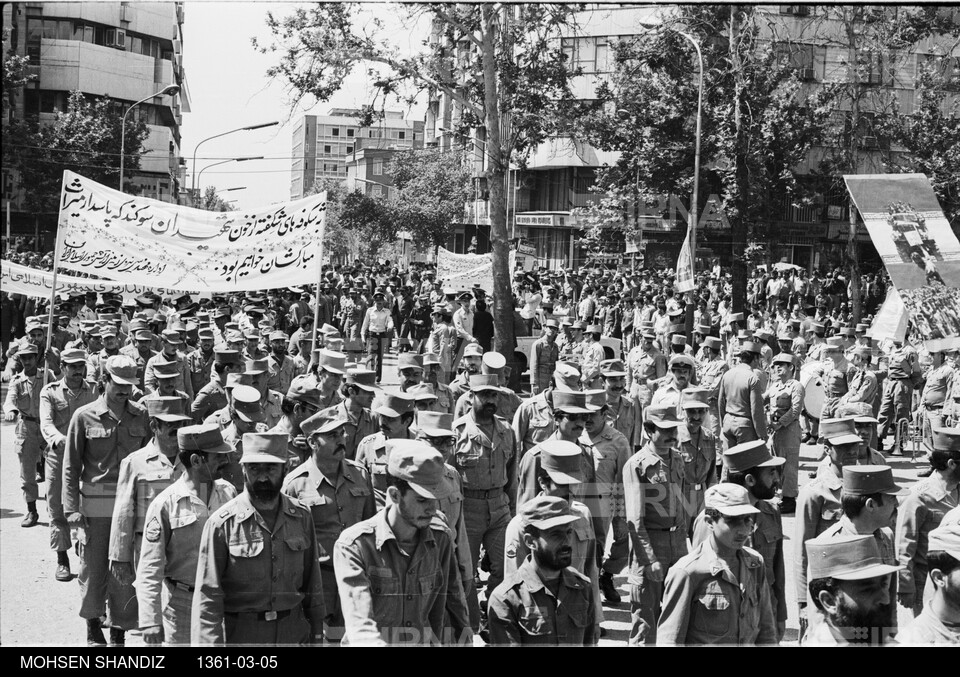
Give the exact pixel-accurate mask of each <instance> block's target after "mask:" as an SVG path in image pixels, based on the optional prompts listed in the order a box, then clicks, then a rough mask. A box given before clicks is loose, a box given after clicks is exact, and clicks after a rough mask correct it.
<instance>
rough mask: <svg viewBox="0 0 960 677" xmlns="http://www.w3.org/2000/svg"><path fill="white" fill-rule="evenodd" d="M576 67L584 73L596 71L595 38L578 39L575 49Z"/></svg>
mask: <svg viewBox="0 0 960 677" xmlns="http://www.w3.org/2000/svg"><path fill="white" fill-rule="evenodd" d="M575 56H576V66H577V67H578V68H582V69H583V71H584V72H585V73H593V72H594V71H596V70H597V41H596V39H595V38H580V39H579V40H577V47H576V54H575Z"/></svg>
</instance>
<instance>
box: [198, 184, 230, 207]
mask: <svg viewBox="0 0 960 677" xmlns="http://www.w3.org/2000/svg"><path fill="white" fill-rule="evenodd" d="M197 209H205V210H207V211H208V212H228V211H230V205H228V204H227V203H226V201H225V200H224V199H223V198H222V197H220V196H219V195H217V188H216V186H207V188H206V190H205V191H203V199H202V200H201V201H200V204H198V205H197Z"/></svg>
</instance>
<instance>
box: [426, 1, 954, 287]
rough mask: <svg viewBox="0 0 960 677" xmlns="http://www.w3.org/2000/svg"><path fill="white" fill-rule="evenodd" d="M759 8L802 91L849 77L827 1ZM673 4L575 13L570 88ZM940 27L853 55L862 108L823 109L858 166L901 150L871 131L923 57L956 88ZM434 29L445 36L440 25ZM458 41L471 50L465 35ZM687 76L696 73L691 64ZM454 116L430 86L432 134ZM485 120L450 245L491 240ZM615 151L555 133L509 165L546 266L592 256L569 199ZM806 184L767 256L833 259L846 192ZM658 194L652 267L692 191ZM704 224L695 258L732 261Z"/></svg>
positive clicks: (587, 195)
mask: <svg viewBox="0 0 960 677" xmlns="http://www.w3.org/2000/svg"><path fill="white" fill-rule="evenodd" d="M757 9H758V10H759V11H760V12H763V13H765V14H766V15H767V16H766V17H765V19H766V20H767V21H766V22H765V23H766V24H767V28H766V30H767V33H766V34H765V37H766V39H768V40H773V39H774V35H776V36H779V38H780V39H781V40H785V44H778V45H777V46H776V49H777V50H778V51H780V52H782V57H781V58H782V59H783V60H784V61H785V62H786V64H787V65H788V66H789V67H791V68H794V69H796V70H797V71H798V75H799V77H800V79H801V80H802V81H803V87H804V88H805V91H807V92H812V91H814V90H815V89H816V88H817V87H822V86H823V85H824V83H838V82H847V81H848V80H849V69H848V67H847V65H846V60H847V59H848V57H849V50H848V49H847V48H846V47H845V46H844V45H843V37H844V36H843V30H842V26H841V25H840V24H841V22H840V21H838V19H837V18H836V12H835V11H832V9H833V8H830V9H826V8H823V7H818V6H812V5H761V6H758V7H757ZM671 11H672V9H671V7H670V6H668V5H631V6H618V7H610V6H595V7H591V8H588V9H587V10H585V11H584V12H582V13H581V14H580V15H579V16H578V21H577V25H576V30H575V31H573V30H571V32H570V34H569V35H567V36H565V37H563V38H561V40H562V47H563V49H564V51H565V52H566V53H567V54H568V56H569V58H570V62H571V63H572V64H573V65H574V66H575V67H579V68H580V69H581V70H582V75H580V76H578V77H576V78H574V80H573V82H572V84H571V86H572V90H573V92H574V95H575V96H576V97H578V98H581V99H594V98H596V94H595V92H596V87H597V85H598V84H599V83H600V82H602V81H603V80H604V79H605V78H607V77H608V76H609V75H610V74H611V72H612V70H613V68H614V61H613V57H614V50H613V44H615V43H616V42H617V41H619V40H627V39H630V38H631V37H633V36H636V35H640V34H642V33H645V32H648V31H649V30H651V28H650V24H655V23H659V22H660V21H662V18H663V17H664V16H665V15H667V14H669V13H670V12H671ZM884 11H887V12H891V13H895V12H897V11H898V10H897V8H896V7H889V8H886V9H885V10H884ZM947 11H950V10H949V8H947ZM954 11H955V12H956V10H954ZM891 18H892V17H891ZM774 28H775V31H776V32H774ZM721 37H722V36H721ZM948 37H949V36H947V37H945V38H937V37H934V38H930V39H927V40H924V41H921V42H920V43H918V44H917V45H916V46H915V47H914V48H913V49H912V50H910V51H904V52H900V53H896V52H895V53H883V54H880V53H869V52H867V53H860V54H859V55H858V57H857V58H858V60H859V61H861V63H862V65H863V66H864V67H863V68H862V69H861V72H862V73H863V78H864V81H865V84H866V85H867V87H866V89H867V96H861V101H860V107H861V111H862V112H861V114H860V115H859V117H858V121H857V125H856V128H855V129H853V128H851V125H850V103H849V101H846V102H844V101H843V100H841V101H840V102H838V104H837V110H836V111H835V113H834V115H833V118H832V120H831V124H832V125H833V126H834V127H836V128H837V129H838V130H840V131H841V132H842V133H841V134H840V135H839V139H840V142H841V143H843V144H844V145H849V144H850V142H851V137H854V138H856V143H855V144H854V145H855V147H856V153H855V158H856V171H855V173H882V172H883V171H884V169H883V164H882V162H881V153H890V152H897V151H898V150H902V149H898V148H896V147H895V146H894V147H891V144H890V143H889V141H888V140H886V139H884V138H883V137H882V135H877V133H876V132H875V131H874V126H873V124H872V122H873V121H874V120H875V119H876V116H878V115H882V114H883V113H884V111H885V110H886V109H887V108H889V106H890V105H892V104H891V102H892V101H893V100H895V101H896V105H897V107H898V108H899V110H900V112H901V113H905V114H910V113H912V112H913V104H914V91H915V89H916V83H917V74H918V68H919V67H920V66H921V64H923V63H924V62H926V61H927V60H929V59H935V58H936V59H939V58H940V57H943V56H945V55H946V56H948V57H949V56H950V55H951V54H952V58H953V59H954V64H956V65H955V66H954V71H953V72H954V76H953V80H952V83H953V84H952V85H951V89H952V90H953V92H954V93H951V94H949V96H955V95H956V94H955V92H956V91H957V90H960V85H958V84H957V83H960V47H958V45H957V43H956V41H955V40H953V39H948ZM434 39H442V38H440V37H439V34H437V35H436V36H435V37H434ZM454 48H456V49H457V50H461V49H466V50H467V51H469V49H470V48H469V47H468V46H464V45H457V46H454ZM951 50H952V51H951ZM861 52H862V50H861ZM691 75H692V77H695V73H693V74H691ZM947 105H949V97H948V102H947ZM457 118H458V110H457V106H456V104H455V103H454V102H452V101H450V100H449V98H448V97H444V96H438V97H437V99H436V100H435V101H433V102H431V105H430V107H429V108H428V113H427V119H426V124H427V133H428V144H429V145H435V146H437V147H439V148H445V147H450V146H451V145H452V144H453V143H455V142H456V141H457V140H456V139H453V138H452V137H451V135H450V134H449V133H448V131H447V130H450V129H455V128H456V127H457V121H458V120H457ZM483 131H484V130H483V129H478V130H475V131H474V132H473V136H472V138H470V139H467V140H466V141H465V144H466V147H467V148H468V149H472V158H473V162H474V169H475V196H476V200H475V201H474V202H473V203H472V204H468V205H466V209H465V219H464V223H461V224H455V225H454V228H453V233H452V235H451V238H450V242H449V246H450V247H451V248H452V249H454V250H455V251H460V252H463V251H465V249H464V248H465V246H466V243H469V242H470V241H471V239H472V238H473V237H476V238H477V242H478V249H477V251H478V252H480V253H483V252H485V251H488V250H489V249H488V248H489V236H488V233H489V224H490V219H489V212H488V209H489V207H488V201H487V199H486V196H487V194H486V185H485V179H484V178H483V177H482V172H483V170H484V169H485V167H486V153H485V152H484V134H483ZM462 141H463V140H461V142H462ZM830 150H831V149H830V148H824V147H820V148H815V149H814V150H813V151H812V152H811V153H810V155H809V157H808V158H807V160H806V161H805V162H803V163H801V165H800V166H798V167H796V168H795V172H796V173H797V175H799V177H800V180H801V182H803V181H808V180H809V181H812V180H813V178H812V176H811V174H812V170H813V169H815V168H816V167H817V166H818V164H819V162H820V160H821V159H822V158H823V157H824V156H825V155H826V154H827V153H828V152H830ZM618 157H619V156H618V154H616V153H608V152H604V151H601V150H599V149H596V148H592V147H590V146H589V145H588V144H585V143H583V142H581V141H580V140H577V139H574V138H572V137H570V136H567V137H557V138H552V139H550V140H548V141H547V142H545V143H544V144H542V145H541V146H540V147H539V148H537V149H536V150H535V151H534V152H533V153H532V154H531V155H530V157H529V158H528V160H527V162H526V167H525V168H524V169H523V170H518V169H514V170H512V171H511V172H510V173H509V176H508V178H507V183H508V186H507V190H506V195H507V223H508V229H509V230H510V231H511V233H513V235H514V237H516V238H519V239H521V240H525V241H526V242H527V243H529V244H532V245H533V246H534V247H535V248H536V250H537V256H538V258H539V260H540V263H541V264H542V265H548V266H550V267H565V266H579V265H582V264H584V263H585V262H586V261H587V260H588V259H589V258H590V254H589V253H588V252H586V251H583V250H582V249H581V248H580V247H579V246H578V242H579V238H580V235H581V227H582V224H581V223H580V222H579V221H578V218H577V212H576V209H577V208H578V207H584V206H586V205H587V204H589V203H590V202H591V201H593V200H596V199H597V195H596V194H595V193H593V192H591V191H590V188H591V186H593V185H594V182H595V177H596V173H597V170H598V169H599V168H601V167H602V166H604V165H609V164H613V163H614V162H616V161H617V159H618ZM692 169H693V168H692V167H691V171H692ZM808 177H809V178H808ZM813 192H814V194H815V198H814V200H813V203H812V204H808V205H805V206H795V205H793V204H784V205H779V206H778V209H779V214H778V218H775V219H773V220H772V221H771V222H770V223H769V224H766V225H767V226H768V228H767V229H768V231H769V232H775V233H777V238H776V241H775V242H773V243H771V245H772V248H771V251H770V255H771V257H772V259H773V260H782V259H785V260H787V261H788V262H792V263H796V264H798V265H801V266H803V267H805V268H814V267H821V266H828V265H837V264H839V263H840V262H841V260H842V251H843V249H844V247H845V244H846V240H847V236H848V232H849V227H850V226H849V213H848V200H847V196H846V194H845V191H844V190H843V187H842V182H839V181H835V182H833V188H832V189H828V188H826V187H824V188H822V189H821V188H820V186H816V187H814V191H813ZM702 197H704V198H706V196H702ZM662 205H663V207H664V209H663V213H662V214H660V215H657V216H656V217H650V215H649V210H647V211H646V213H647V218H641V219H640V224H639V230H640V233H641V247H642V248H643V250H644V251H645V253H646V259H647V261H650V262H651V264H652V265H658V266H659V265H673V264H674V263H675V262H676V258H677V254H678V252H679V249H680V246H681V243H682V241H683V238H684V235H685V232H686V222H687V216H686V207H687V205H689V196H664V197H663V200H662ZM626 218H628V219H632V218H633V214H631V213H629V212H628V214H627V215H626ZM700 223H701V230H700V234H699V235H698V239H699V243H700V244H699V246H698V253H699V257H700V258H701V268H702V267H703V266H704V265H707V259H714V258H716V259H720V261H721V262H725V261H728V260H729V252H730V250H731V244H730V233H729V229H728V227H727V226H726V225H725V223H724V221H723V220H722V219H708V220H706V221H701V222H700ZM858 238H859V239H860V241H861V242H862V243H863V245H864V246H863V247H862V248H861V258H862V259H867V260H873V261H874V263H875V264H876V266H877V267H879V265H880V262H879V258H878V257H877V256H876V252H875V250H874V249H873V247H872V245H871V244H870V241H869V237H868V235H867V234H866V232H865V230H864V229H862V228H861V229H860V232H859V234H858ZM612 239H613V240H615V239H616V238H612ZM620 246H621V247H622V248H621V249H620V250H619V251H614V252H612V256H613V257H614V258H617V259H619V258H620V255H621V253H622V252H623V251H624V249H626V246H627V245H626V243H625V242H623V243H622V244H621V245H620Z"/></svg>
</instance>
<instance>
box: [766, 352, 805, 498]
mask: <svg viewBox="0 0 960 677" xmlns="http://www.w3.org/2000/svg"><path fill="white" fill-rule="evenodd" d="M796 364H797V361H796V358H795V357H794V356H793V354H792V353H778V354H777V355H776V356H775V357H774V358H773V364H772V365H771V369H772V371H773V375H774V380H773V381H772V382H771V383H770V385H769V387H768V388H767V391H766V392H765V393H764V394H763V398H764V400H766V402H767V414H768V418H767V420H768V421H769V425H768V430H769V434H770V437H771V443H772V444H771V451H772V452H773V455H774V456H778V457H781V458H785V459H787V463H786V465H784V467H783V484H782V487H783V500H782V501H781V502H780V510H781V512H783V513H785V514H790V513H793V512H794V511H795V510H796V505H797V493H798V492H799V491H800V487H799V480H798V475H799V473H800V412H801V411H802V410H803V386H802V385H800V382H799V381H798V380H796V379H795V378H794V372H795V368H796Z"/></svg>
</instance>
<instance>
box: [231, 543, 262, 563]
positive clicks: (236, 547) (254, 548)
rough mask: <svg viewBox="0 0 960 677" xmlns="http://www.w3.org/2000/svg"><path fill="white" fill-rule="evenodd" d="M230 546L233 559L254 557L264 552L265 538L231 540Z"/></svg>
mask: <svg viewBox="0 0 960 677" xmlns="http://www.w3.org/2000/svg"><path fill="white" fill-rule="evenodd" d="M228 548H229V550H230V557H231V558H233V559H238V560H245V559H252V558H254V557H257V556H258V555H259V554H260V553H261V552H263V539H259V540H236V541H231V542H230V543H229V545H228Z"/></svg>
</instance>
